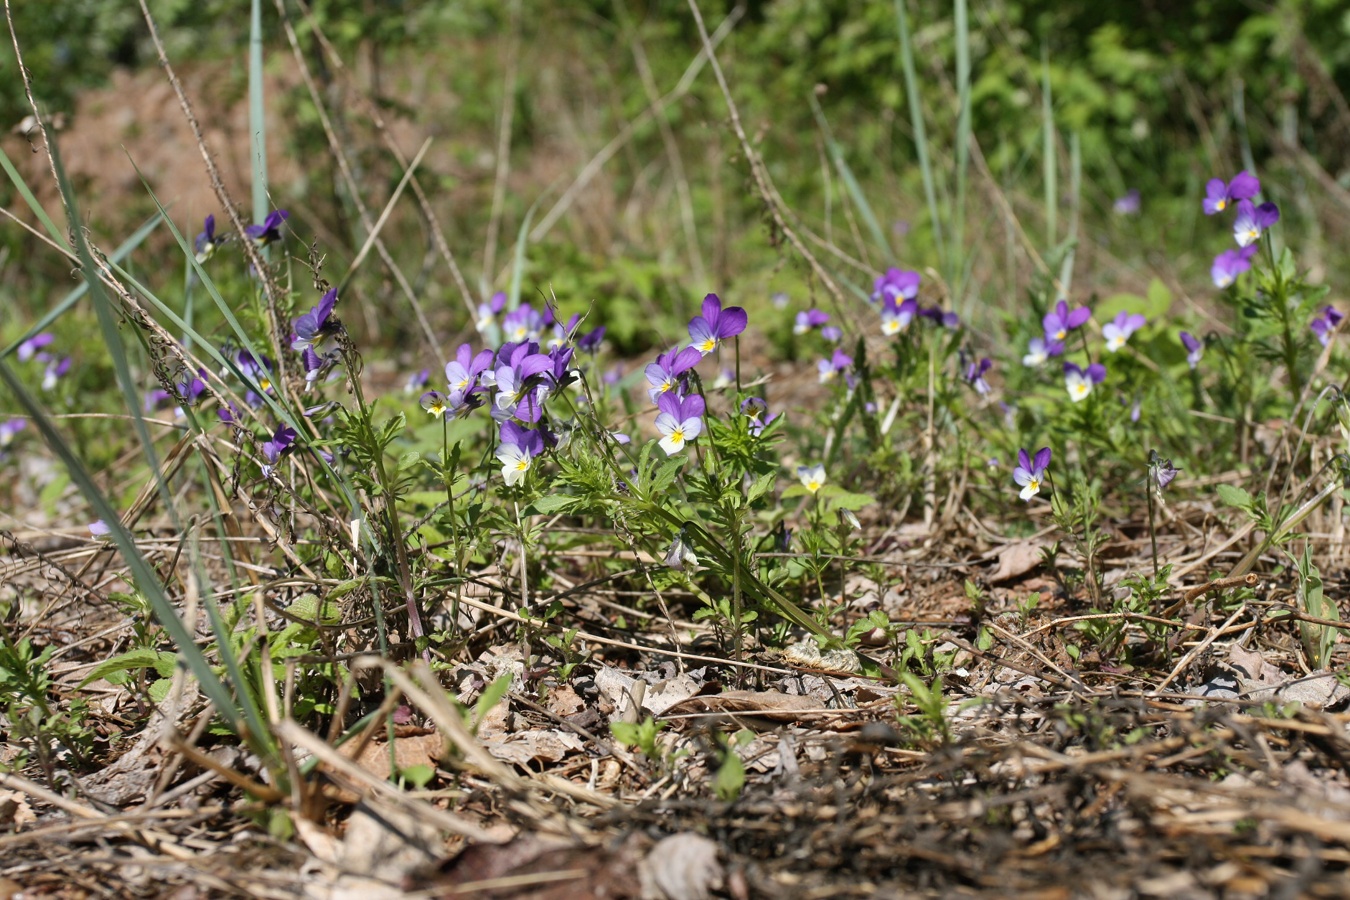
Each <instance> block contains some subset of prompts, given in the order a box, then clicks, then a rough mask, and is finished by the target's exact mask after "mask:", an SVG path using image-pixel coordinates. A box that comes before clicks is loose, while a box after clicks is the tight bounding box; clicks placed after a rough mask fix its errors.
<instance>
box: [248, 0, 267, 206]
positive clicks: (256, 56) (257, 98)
mask: <svg viewBox="0 0 1350 900" xmlns="http://www.w3.org/2000/svg"><path fill="white" fill-rule="evenodd" d="M264 90H265V86H264V85H263V32H262V0H253V4H252V7H251V9H250V12H249V21H248V132H249V136H250V138H251V145H250V146H251V151H252V152H251V153H250V154H249V155H250V157H251V158H252V160H253V221H255V222H261V221H262V220H263V219H266V218H267V212H268V208H267V204H268V200H267V122H266V119H265V115H266V108H265V107H264V105H263V99H264V97H263V94H264Z"/></svg>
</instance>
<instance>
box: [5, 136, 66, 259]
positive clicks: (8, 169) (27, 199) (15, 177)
mask: <svg viewBox="0 0 1350 900" xmlns="http://www.w3.org/2000/svg"><path fill="white" fill-rule="evenodd" d="M0 167H3V168H4V170H5V174H6V175H8V176H9V180H10V181H11V182H13V183H14V189H15V190H16V191H18V192H19V196H20V197H23V202H24V203H27V204H28V208H29V209H31V210H32V211H33V215H35V216H37V218H38V221H39V222H41V223H42V227H43V228H45V229H47V233H48V234H50V235H51V236H52V240H54V241H56V243H57V244H59V245H61V246H62V247H64V248H65V249H67V250H69V249H70V244H69V243H67V242H66V233H65V232H64V231H62V230H61V229H59V228H57V227H56V223H55V222H53V221H52V217H51V216H49V215H47V211H46V210H45V209H43V208H42V204H41V203H38V201H37V197H34V196H33V192H32V191H30V190H29V189H28V185H27V184H26V183H25V182H24V180H23V176H22V175H20V174H19V170H18V169H16V168H14V163H12V162H10V159H9V154H7V153H5V149H4V148H3V147H0Z"/></svg>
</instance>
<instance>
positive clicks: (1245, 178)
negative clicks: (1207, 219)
mask: <svg viewBox="0 0 1350 900" xmlns="http://www.w3.org/2000/svg"><path fill="white" fill-rule="evenodd" d="M1259 193H1261V182H1260V181H1258V180H1257V178H1256V176H1255V175H1252V174H1250V173H1249V172H1247V171H1245V170H1244V171H1241V172H1239V173H1237V175H1235V176H1233V180H1232V181H1230V182H1228V183H1227V184H1225V183H1224V180H1223V179H1222V178H1211V179H1210V180H1209V181H1208V182H1207V183H1206V184H1205V202H1204V207H1205V215H1207V216H1212V215H1214V214H1215V213H1218V212H1223V211H1224V210H1225V209H1227V208H1228V207H1229V206H1231V205H1232V204H1234V203H1236V202H1238V201H1239V200H1250V199H1251V198H1252V197H1255V196H1256V195H1257V194H1259Z"/></svg>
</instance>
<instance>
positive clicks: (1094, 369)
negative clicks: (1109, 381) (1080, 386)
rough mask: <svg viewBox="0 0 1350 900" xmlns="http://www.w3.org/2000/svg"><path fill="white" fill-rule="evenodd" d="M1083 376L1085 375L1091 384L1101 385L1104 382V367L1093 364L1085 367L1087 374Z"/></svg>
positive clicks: (1099, 364)
mask: <svg viewBox="0 0 1350 900" xmlns="http://www.w3.org/2000/svg"><path fill="white" fill-rule="evenodd" d="M1084 374H1085V375H1087V377H1088V378H1089V379H1090V380H1091V381H1092V383H1093V384H1101V383H1102V382H1103V381H1105V380H1106V366H1104V365H1102V364H1101V363H1093V364H1092V365H1090V366H1088V367H1087V372H1085V373H1084Z"/></svg>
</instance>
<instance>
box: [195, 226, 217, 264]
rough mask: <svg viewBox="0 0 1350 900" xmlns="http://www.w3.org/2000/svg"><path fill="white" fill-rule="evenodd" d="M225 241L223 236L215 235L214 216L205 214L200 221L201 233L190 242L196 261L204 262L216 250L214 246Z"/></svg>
mask: <svg viewBox="0 0 1350 900" xmlns="http://www.w3.org/2000/svg"><path fill="white" fill-rule="evenodd" d="M223 243H225V238H224V236H223V235H222V236H221V237H219V238H218V237H216V217H215V216H207V217H206V220H205V221H204V222H203V223H202V233H201V234H199V235H197V237H196V239H195V240H194V241H193V242H192V252H193V253H194V254H195V255H196V257H197V262H198V263H204V262H206V261H207V260H208V259H210V258H211V257H212V255H213V254H215V252H216V248H217V247H219V246H220V245H221V244H223Z"/></svg>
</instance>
